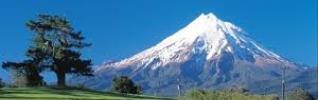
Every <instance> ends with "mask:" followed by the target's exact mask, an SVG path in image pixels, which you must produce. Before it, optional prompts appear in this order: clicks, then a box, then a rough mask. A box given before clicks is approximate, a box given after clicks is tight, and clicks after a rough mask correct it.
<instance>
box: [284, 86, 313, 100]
mask: <svg viewBox="0 0 318 100" xmlns="http://www.w3.org/2000/svg"><path fill="white" fill-rule="evenodd" d="M287 100H315V99H314V97H313V96H312V95H311V94H310V93H308V92H307V91H305V90H303V89H300V88H299V89H295V90H293V91H292V92H291V93H289V94H288V95H287Z"/></svg>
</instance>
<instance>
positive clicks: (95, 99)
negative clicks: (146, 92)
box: [0, 87, 173, 100]
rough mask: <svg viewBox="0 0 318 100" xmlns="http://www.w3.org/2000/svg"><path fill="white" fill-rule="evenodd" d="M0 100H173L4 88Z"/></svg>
mask: <svg viewBox="0 0 318 100" xmlns="http://www.w3.org/2000/svg"><path fill="white" fill-rule="evenodd" d="M0 100H173V99H171V98H160V97H152V96H143V95H123V94H117V93H110V92H96V91H90V90H79V89H63V90H61V89H51V88H44V87H39V88H3V89H0Z"/></svg>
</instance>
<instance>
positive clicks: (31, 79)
mask: <svg viewBox="0 0 318 100" xmlns="http://www.w3.org/2000/svg"><path fill="white" fill-rule="evenodd" d="M2 67H3V68H5V69H7V70H10V71H11V74H12V75H11V76H12V86H17V87H19V86H42V85H44V82H43V78H42V76H40V74H39V73H40V70H39V68H37V67H38V64H36V63H34V61H33V60H25V61H23V62H18V63H16V62H3V64H2Z"/></svg>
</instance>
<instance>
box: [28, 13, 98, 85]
mask: <svg viewBox="0 0 318 100" xmlns="http://www.w3.org/2000/svg"><path fill="white" fill-rule="evenodd" d="M26 25H27V27H28V28H29V29H30V30H31V31H32V32H35V37H34V39H33V42H34V43H33V45H32V48H34V50H38V51H35V52H31V53H30V55H36V56H41V58H44V59H40V62H41V63H44V65H43V66H40V67H41V69H48V70H50V71H53V72H54V73H55V74H56V76H57V84H58V86H61V87H64V86H65V78H66V74H68V73H73V74H78V75H87V76H89V75H92V74H91V73H92V69H91V67H90V65H91V60H89V59H88V60H85V59H82V58H81V53H80V50H81V49H82V48H84V47H88V46H90V45H91V44H89V43H85V42H83V41H84V39H85V38H84V37H83V36H82V34H81V32H78V31H75V30H74V28H73V27H72V26H71V24H70V22H69V21H68V20H67V19H66V18H64V17H60V16H56V15H39V16H38V17H37V19H34V20H30V21H29V22H27V24H26ZM43 52H45V53H44V54H43ZM42 54H43V55H42Z"/></svg>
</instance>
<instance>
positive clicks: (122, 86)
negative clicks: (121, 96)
mask: <svg viewBox="0 0 318 100" xmlns="http://www.w3.org/2000/svg"><path fill="white" fill-rule="evenodd" d="M112 91H115V92H119V93H130V94H141V93H142V89H141V87H140V86H136V85H135V83H134V82H133V81H132V80H131V79H130V78H129V77H127V76H121V77H115V78H114V79H113V86H112Z"/></svg>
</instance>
